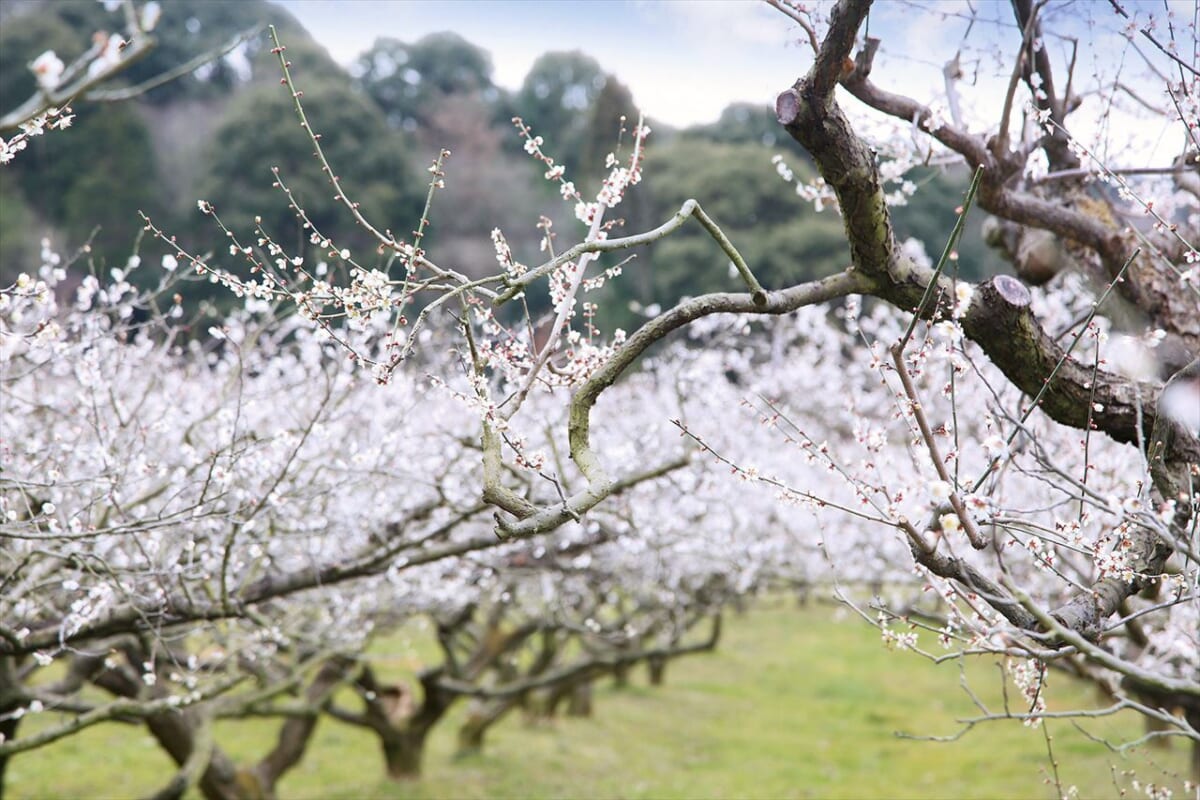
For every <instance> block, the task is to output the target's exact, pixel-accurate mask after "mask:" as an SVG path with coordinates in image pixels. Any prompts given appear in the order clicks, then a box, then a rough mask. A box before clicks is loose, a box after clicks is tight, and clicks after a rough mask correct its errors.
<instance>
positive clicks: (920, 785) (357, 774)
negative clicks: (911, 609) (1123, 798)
mask: <svg viewBox="0 0 1200 800" xmlns="http://www.w3.org/2000/svg"><path fill="white" fill-rule="evenodd" d="M834 616H835V614H834V612H832V611H831V610H830V609H829V608H827V607H821V608H812V609H807V610H803V611H800V610H796V609H795V608H792V607H788V606H784V605H782V604H779V603H775V604H773V605H771V606H770V607H764V608H759V609H756V610H753V611H751V612H750V613H748V614H747V615H745V616H741V617H734V618H732V619H730V620H729V621H728V624H727V625H726V627H725V635H724V638H723V640H722V642H721V646H720V648H719V650H718V651H717V652H716V653H714V654H711V655H701V656H692V657H690V658H688V659H685V660H682V661H678V662H675V663H673V664H671V665H670V666H669V667H668V673H667V684H666V685H665V686H663V687H661V688H657V689H652V688H649V687H647V686H645V685H644V678H643V676H642V675H641V674H639V675H638V676H637V677H636V679H635V683H634V685H633V686H632V687H630V688H627V689H624V690H615V689H613V688H611V687H609V686H604V687H601V688H600V689H599V690H598V691H597V695H596V706H595V717H594V718H592V719H586V720H575V719H562V720H559V721H557V722H556V723H554V724H553V725H541V726H536V727H530V726H527V725H525V724H524V723H523V722H522V721H521V719H520V718H519V717H518V716H513V717H511V718H509V719H506V720H505V721H504V722H502V723H501V724H500V725H499V726H498V727H497V728H495V729H494V730H493V731H492V732H491V735H490V737H489V739H488V741H487V744H486V747H485V751H484V753H483V755H481V756H477V757H472V758H468V759H465V760H460V761H455V760H453V758H452V751H453V748H454V733H455V730H456V728H457V725H458V721H459V720H460V719H461V713H462V711H463V707H462V705H461V704H460V707H459V708H457V709H456V712H457V713H453V714H452V715H451V717H450V718H449V719H447V720H445V721H444V722H443V724H442V725H441V726H440V727H439V728H438V729H436V730H435V731H434V734H433V737H432V740H431V743H430V751H429V752H428V753H427V758H426V771H425V776H424V778H423V779H422V780H421V781H419V782H413V783H407V784H395V783H390V782H388V781H387V780H385V779H384V777H383V766H382V758H381V756H380V754H379V751H378V746H377V744H376V741H375V740H374V739H373V738H372V737H371V736H370V735H368V734H364V733H361V732H359V731H358V730H355V729H350V728H347V727H346V726H343V725H340V724H338V723H336V722H332V721H328V720H327V721H323V722H322V723H321V725H320V727H319V728H318V733H317V737H316V741H315V742H314V744H313V746H312V747H311V749H310V752H309V755H308V756H307V757H306V758H305V760H304V761H303V762H302V763H301V764H300V765H299V766H298V767H297V768H296V769H295V770H294V771H293V772H292V773H289V775H288V776H287V777H286V778H285V779H284V781H283V782H282V784H281V786H280V795H281V797H282V798H284V800H301V799H302V798H311V799H312V800H317V799H318V798H366V797H371V798H376V797H377V798H393V799H395V800H410V799H411V800H417V799H418V798H420V799H425V798H428V799H429V800H433V799H434V798H491V797H513V798H560V797H571V798H574V797H580V798H582V797H589V798H590V797H603V798H700V797H712V798H726V797H750V798H760V797H761V798H809V797H820V798H826V797H828V798H907V797H911V798H941V797H944V798H1042V797H1045V798H1051V797H1055V796H1056V790H1055V788H1054V786H1053V782H1052V780H1051V776H1052V769H1051V767H1050V762H1049V759H1048V758H1047V741H1046V734H1045V733H1044V732H1043V731H1042V730H1041V729H1029V728H1026V727H1023V726H1022V725H1021V724H1020V723H1019V722H1012V721H1001V722H994V723H989V724H987V725H986V726H982V727H979V728H976V729H975V730H974V731H972V732H971V733H969V734H968V735H966V736H965V737H964V738H962V739H960V740H958V741H956V742H953V743H934V742H928V741H915V740H911V739H905V738H900V737H897V736H896V732H897V731H903V732H907V733H911V734H917V735H924V736H930V735H947V734H951V733H954V732H956V731H957V730H958V728H959V726H958V725H956V724H955V718H956V717H963V716H969V715H971V714H972V713H974V708H973V706H972V704H971V703H970V701H969V699H968V698H967V697H966V695H965V694H964V692H963V691H962V690H961V689H960V688H959V678H960V675H959V670H958V667H957V666H956V665H953V664H946V665H943V666H941V667H933V666H931V665H930V664H929V663H928V662H926V661H924V660H922V659H920V658H919V657H917V656H915V655H912V654H908V653H891V652H888V651H887V650H886V649H885V648H884V647H883V646H882V644H881V643H880V638H879V635H878V633H876V632H875V631H874V630H873V629H871V628H869V627H868V626H866V625H865V624H863V623H861V622H857V621H854V620H846V621H843V622H837V621H835V620H834V618H833V617H834ZM922 644H923V645H925V646H929V647H930V648H931V649H932V647H933V646H934V645H933V644H932V643H931V642H922ZM410 659H411V657H408V658H405V657H400V656H397V657H394V658H392V659H390V664H385V671H386V667H387V666H390V667H391V669H392V670H393V671H402V670H403V669H405V668H406V667H411V662H410ZM966 674H967V676H968V677H969V678H970V682H971V685H972V688H973V689H975V690H976V691H978V692H979V694H980V696H981V697H982V698H984V699H985V700H986V701H987V702H989V703H993V702H994V703H997V707H999V706H998V703H999V700H1000V697H1001V694H1000V692H1001V688H1000V683H1001V682H1000V680H999V677H998V675H999V672H998V670H997V669H996V667H995V665H994V663H992V662H980V663H976V664H972V665H971V666H970V667H969V668H968V670H967V673H966ZM1009 696H1010V697H1014V696H1015V692H1014V691H1013V690H1012V688H1011V687H1009ZM1049 698H1050V701H1051V708H1052V709H1053V708H1055V707H1065V706H1078V705H1079V704H1083V703H1094V697H1093V695H1092V693H1091V692H1090V690H1088V689H1086V688H1084V687H1080V686H1075V685H1072V684H1070V683H1069V682H1068V681H1067V680H1066V679H1065V678H1062V677H1058V676H1054V675H1052V676H1051V685H1050V687H1049ZM1049 726H1050V727H1049V734H1050V736H1051V745H1052V747H1053V752H1054V755H1055V757H1056V760H1057V761H1058V763H1059V774H1060V778H1061V781H1062V785H1063V787H1064V788H1066V787H1069V786H1072V785H1074V786H1077V787H1078V790H1079V795H1080V796H1081V797H1117V796H1118V795H1119V793H1120V792H1119V788H1118V783H1119V784H1120V787H1127V786H1128V783H1129V779H1128V777H1122V776H1121V775H1120V773H1121V772H1123V771H1127V770H1135V771H1136V775H1137V778H1139V779H1140V780H1141V781H1142V782H1143V783H1148V782H1154V783H1162V782H1168V783H1173V784H1174V785H1175V786H1176V787H1179V786H1180V785H1181V783H1182V778H1181V777H1180V776H1181V775H1182V774H1183V770H1184V769H1185V768H1186V763H1187V753H1186V752H1185V749H1184V747H1183V746H1182V745H1181V744H1176V745H1175V747H1174V749H1172V750H1161V749H1154V748H1145V749H1142V750H1139V751H1137V752H1135V753H1134V754H1133V755H1132V756H1121V755H1114V754H1111V753H1109V752H1108V751H1107V750H1106V749H1105V748H1104V747H1103V746H1102V745H1100V744H1097V743H1095V742H1093V741H1091V740H1089V739H1088V738H1087V737H1086V736H1084V735H1083V734H1081V733H1080V732H1079V731H1077V730H1076V729H1075V728H1074V727H1073V726H1072V725H1071V724H1070V723H1067V722H1064V721H1051V722H1050V723H1049ZM1086 728H1087V730H1088V732H1089V733H1091V734H1093V735H1095V736H1105V737H1112V738H1121V737H1124V738H1126V739H1128V738H1133V737H1136V736H1137V735H1138V734H1139V733H1140V732H1141V722H1140V720H1139V719H1138V718H1136V717H1134V716H1121V717H1115V718H1111V717H1110V718H1105V719H1102V720H1093V721H1091V722H1089V723H1088V724H1087V725H1086ZM274 730H275V726H274V725H273V724H271V723H269V722H261V721H255V722H231V723H227V724H225V725H223V727H220V728H219V730H218V742H219V743H220V744H221V746H222V747H224V748H226V749H227V750H228V751H229V752H231V753H233V754H235V755H236V756H238V757H241V758H248V757H254V756H256V755H257V754H259V753H261V752H264V751H265V750H266V749H267V748H268V747H269V744H270V740H271V739H272V737H273V736H274ZM1113 765H1115V766H1113ZM170 772H171V766H170V764H169V762H168V761H167V759H166V757H165V756H164V755H163V754H162V753H161V751H159V750H158V748H157V746H156V745H155V744H154V743H153V741H152V740H151V739H149V737H147V736H146V735H144V734H143V733H142V732H141V730H140V729H137V728H133V727H130V726H124V725H116V724H113V725H102V726H98V727H96V728H94V729H92V730H90V731H88V732H86V733H85V734H82V735H78V736H75V737H72V738H70V739H68V740H66V741H64V742H62V743H61V744H59V745H57V746H53V747H49V748H45V749H43V750H39V751H34V752H32V753H29V754H25V755H22V756H18V757H17V758H16V759H14V761H13V763H12V764H11V766H10V778H9V785H8V789H9V792H10V795H11V796H12V797H14V798H82V797H129V796H140V795H145V794H148V793H149V792H151V791H153V790H154V789H155V788H157V787H158V786H160V785H161V782H162V781H163V780H164V779H165V777H166V776H168V775H169V774H170ZM1181 796H1184V795H1182V794H1181V793H1177V794H1176V797H1181Z"/></svg>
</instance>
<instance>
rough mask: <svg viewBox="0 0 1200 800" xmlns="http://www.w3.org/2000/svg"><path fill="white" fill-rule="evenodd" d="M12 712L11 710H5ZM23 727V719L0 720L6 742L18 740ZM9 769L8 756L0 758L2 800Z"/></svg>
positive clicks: (1, 799)
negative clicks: (18, 729) (6, 772)
mask: <svg viewBox="0 0 1200 800" xmlns="http://www.w3.org/2000/svg"><path fill="white" fill-rule="evenodd" d="M3 710H4V711H6V712H7V711H11V709H3ZM20 725H21V719H20V718H19V717H18V718H15V719H14V718H9V719H5V720H0V736H2V737H4V741H6V742H11V741H12V740H13V739H15V738H17V728H18V727H20ZM7 769H8V756H0V800H4V773H5V770H7Z"/></svg>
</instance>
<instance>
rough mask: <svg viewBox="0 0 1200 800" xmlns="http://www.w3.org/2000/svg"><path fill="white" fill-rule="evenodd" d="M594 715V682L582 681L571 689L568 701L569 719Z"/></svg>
mask: <svg viewBox="0 0 1200 800" xmlns="http://www.w3.org/2000/svg"><path fill="white" fill-rule="evenodd" d="M591 715H592V682H591V681H582V682H580V683H577V684H575V685H574V686H573V687H571V694H570V698H569V700H568V701H567V716H568V717H590V716H591Z"/></svg>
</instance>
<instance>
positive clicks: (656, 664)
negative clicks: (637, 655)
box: [646, 656, 667, 686]
mask: <svg viewBox="0 0 1200 800" xmlns="http://www.w3.org/2000/svg"><path fill="white" fill-rule="evenodd" d="M646 670H647V672H649V673H650V685H651V686H662V685H663V679H664V678H665V677H666V673H667V659H665V658H663V657H662V656H650V658H648V659H646Z"/></svg>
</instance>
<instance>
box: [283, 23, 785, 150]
mask: <svg viewBox="0 0 1200 800" xmlns="http://www.w3.org/2000/svg"><path fill="white" fill-rule="evenodd" d="M280 5H282V6H284V7H285V8H286V9H287V10H288V11H290V12H291V13H292V14H294V15H295V16H296V17H297V19H299V20H300V22H301V24H303V25H304V26H305V27H306V28H307V29H308V30H309V32H310V33H312V34H313V36H314V37H315V38H316V39H317V41H319V42H320V43H321V44H323V45H324V46H325V47H326V48H327V49H328V50H329V52H330V54H331V55H332V56H333V57H334V59H336V60H337V61H338V62H340V63H343V64H345V63H348V62H350V61H352V60H353V59H354V57H355V56H357V55H358V54H359V53H361V52H362V51H364V50H366V49H367V48H369V47H370V46H371V44H372V42H373V41H374V40H375V38H376V37H377V36H389V37H392V38H396V39H400V40H401V41H406V42H411V41H415V40H416V39H419V38H420V37H422V36H424V35H425V34H427V33H433V32H435V31H443V30H452V31H454V32H456V33H458V34H459V35H461V36H462V37H463V38H465V39H467V40H468V41H470V42H472V43H474V44H476V45H479V46H480V47H482V48H483V49H485V50H487V51H489V52H490V53H491V56H492V63H493V65H494V67H495V73H494V79H495V81H496V83H497V84H499V85H500V86H503V87H505V88H508V89H516V88H518V87H519V86H520V85H521V81H522V80H524V78H525V75H526V73H527V72H528V71H529V68H530V67H531V66H532V65H533V62H534V61H535V60H536V59H537V57H538V56H540V55H542V54H543V53H545V52H548V51H552V50H583V51H584V52H586V53H587V54H588V55H590V56H592V57H593V58H595V59H596V60H598V61H599V62H600V65H601V66H602V67H604V69H605V70H606V71H609V72H612V73H614V74H615V75H617V77H618V78H619V79H620V80H621V82H622V83H624V84H625V85H627V86H628V87H629V88H630V90H631V91H632V92H633V97H634V101H635V102H636V103H637V104H638V105H639V106H641V107H643V108H644V109H645V110H646V111H647V113H648V114H649V115H651V116H653V117H654V118H656V119H659V120H662V121H664V122H667V123H669V124H671V125H676V126H686V125H689V124H693V123H699V122H712V121H714V120H716V119H717V117H718V116H719V115H720V113H721V109H723V108H724V107H725V106H726V105H728V104H729V103H730V102H731V101H733V100H747V101H752V102H757V103H763V104H773V103H774V101H775V96H776V95H777V94H779V92H780V91H782V90H783V89H785V88H787V86H789V85H790V84H791V83H792V81H794V80H795V78H796V77H797V76H798V75H799V74H800V73H801V72H802V71H803V70H804V68H805V66H806V64H807V57H806V55H805V52H804V51H802V50H799V49H798V48H797V47H795V35H794V34H793V33H792V27H793V26H792V25H791V24H790V23H789V22H788V20H787V19H786V18H784V17H783V16H782V15H781V14H780V13H779V12H777V11H774V10H773V9H771V8H770V7H769V6H767V5H766V4H758V3H747V2H737V1H736V0H735V1H734V2H729V1H728V0H680V1H677V2H657V1H653V0H604V1H603V2H601V1H599V0H504V1H503V2H501V1H500V0H401V1H400V2H390V1H389V0H366V1H365V2H363V1H361V0H343V2H337V3H334V2H325V1H324V0H283V2H281V3H280Z"/></svg>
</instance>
